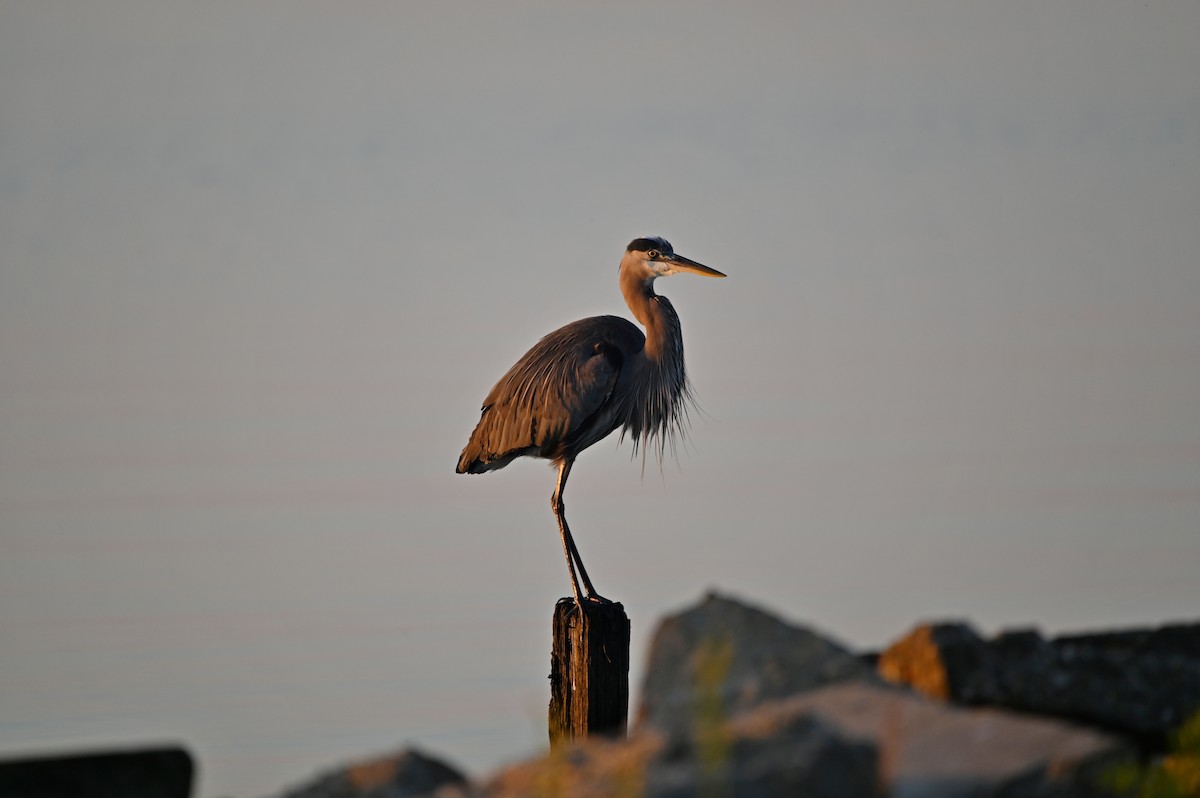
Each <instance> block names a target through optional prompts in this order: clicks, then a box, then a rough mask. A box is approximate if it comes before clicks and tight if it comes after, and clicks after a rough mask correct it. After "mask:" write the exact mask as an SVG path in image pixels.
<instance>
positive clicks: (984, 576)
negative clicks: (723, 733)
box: [0, 0, 1200, 796]
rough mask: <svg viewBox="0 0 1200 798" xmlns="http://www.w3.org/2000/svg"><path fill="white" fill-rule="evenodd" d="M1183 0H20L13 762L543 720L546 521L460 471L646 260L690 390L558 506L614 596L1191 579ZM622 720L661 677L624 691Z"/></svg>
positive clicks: (13, 156) (0, 350) (506, 491)
mask: <svg viewBox="0 0 1200 798" xmlns="http://www.w3.org/2000/svg"><path fill="white" fill-rule="evenodd" d="M1198 34H1200V6H1198V5H1196V4H1190V3H1165V2H1164V3H1159V2H1146V3H1137V4H1134V3H1125V2H1096V1H1093V0H1089V1H1088V2H1082V0H1079V1H1076V2H1060V3H1053V4H1047V3H1041V2H1022V1H1020V0H1018V1H1017V2H1007V3H982V2H901V3H895V2H888V3H883V2H879V3H863V2H848V3H836V4H785V3H766V2H764V3H749V4H736V5H735V4H719V3H676V2H662V3H653V4H639V3H625V2H613V3H603V4H575V3H549V2H513V3H506V4H488V3H442V4H436V5H434V4H413V3H382V2H359V1H357V0H356V2H350V3H336V4H329V3H317V2H278V1H274V0H270V1H268V2H261V3H253V4H245V3H243V4H237V3H174V2H159V3H138V2H128V0H117V1H116V2H109V3H104V4H92V3H78V2H76V3H70V2H44V3H42V2H39V3H21V2H11V1H7V0H0V647H2V648H3V650H4V667H3V669H0V755H13V754H18V753H30V752H48V751H57V750H69V749H73V748H78V747H97V746H106V745H125V744H136V743H140V742H146V741H163V740H172V741H179V742H181V743H183V744H185V745H187V746H188V747H189V749H190V750H192V752H193V753H194V754H195V755H196V756H197V758H198V760H199V763H200V773H201V777H200V785H199V791H198V793H197V794H198V795H202V796H218V795H237V796H254V795H265V794H268V793H271V792H274V791H277V790H278V789H280V788H282V787H283V786H285V785H287V784H295V783H296V782H298V781H302V780H303V779H304V778H306V777H307V776H309V775H311V774H312V773H314V772H316V771H318V770H320V769H323V768H329V767H332V766H335V765H337V764H338V763H340V762H342V761H345V760H346V759H348V758H361V757H363V756H368V755H371V754H374V753H379V752H384V751H389V750H392V749H394V748H396V747H398V746H400V745H404V744H413V745H418V746H421V747H422V748H424V749H426V750H428V751H431V752H433V753H436V754H440V755H443V756H445V757H446V758H447V759H449V760H450V761H451V762H453V763H455V764H457V765H459V766H461V767H463V768H465V769H466V770H467V771H468V772H469V773H471V774H473V775H480V774H482V773H484V772H486V771H487V770H488V769H489V768H492V767H494V766H496V765H498V764H500V763H503V762H506V761H512V760H514V759H516V758H519V757H521V756H526V755H530V754H533V753H536V752H537V751H538V750H540V749H541V748H542V747H543V746H544V745H545V740H546V738H545V734H546V731H545V729H546V727H545V710H546V703H547V701H548V691H547V687H546V685H547V682H546V674H547V673H548V654H549V645H550V618H551V612H552V609H553V606H554V602H555V601H556V600H557V598H558V597H560V596H562V595H566V594H567V593H569V583H568V580H567V575H566V573H565V568H564V567H563V559H562V551H561V547H560V544H559V541H558V535H557V529H556V527H555V524H554V520H553V517H552V516H551V514H550V508H549V496H550V493H551V491H552V489H553V483H554V474H553V471H552V470H550V469H549V468H547V467H546V465H545V464H544V463H539V462H534V461H528V460H526V461H518V462H515V463H513V464H512V465H510V466H509V467H507V468H506V469H504V470H503V471H500V472H496V473H492V474H488V475H485V476H478V477H477V476H472V477H467V476H459V475H456V474H455V473H454V470H453V465H454V463H455V462H456V460H457V457H458V453H459V451H460V449H461V448H462V446H463V444H464V443H465V441H466V438H467V435H468V434H469V433H470V431H471V429H472V428H473V426H474V424H475V422H476V420H477V419H478V412H479V404H480V400H481V399H482V398H483V396H484V395H485V394H486V393H487V391H488V389H489V388H490V387H491V385H492V384H493V383H494V382H495V381H496V380H497V379H498V378H499V377H500V376H501V375H502V374H503V373H504V371H505V370H506V369H507V368H508V367H509V365H511V364H512V363H513V362H514V361H515V360H516V359H517V358H518V357H520V355H521V354H522V353H523V352H524V351H525V350H526V349H527V348H528V347H529V346H531V345H532V344H533V343H534V342H535V341H536V340H537V339H538V338H539V337H540V336H542V335H543V334H545V333H546V332H549V331H550V330H552V329H554V328H556V327H557V326H559V325H561V324H564V323H566V322H569V321H572V320H574V319H577V318H581V317H584V316H589V315H597V314H606V313H622V314H626V315H627V311H626V309H625V307H624V305H623V302H622V300H621V296H620V293H619V291H618V289H617V284H616V277H617V271H616V268H617V264H618V263H619V260H620V257H621V254H622V252H623V249H624V247H625V245H626V244H627V243H628V242H629V241H630V240H631V239H633V238H635V237H638V236H642V235H662V236H665V237H666V238H668V239H669V240H670V241H671V242H672V243H673V244H674V246H675V248H676V250H677V251H679V252H681V253H682V254H685V255H687V256H688V257H690V258H693V259H695V260H698V261H700V262H702V263H705V264H707V265H710V266H712V267H714V268H717V269H720V270H721V271H723V272H725V273H727V274H728V275H729V277H728V279H726V280H721V281H715V280H699V279H694V278H692V277H688V276H686V275H684V276H679V277H673V278H670V279H668V280H662V281H660V282H659V283H658V285H657V286H656V287H657V290H658V291H659V292H660V293H663V294H665V295H668V296H669V297H670V298H671V300H672V302H673V303H674V305H675V307H676V308H677V310H678V312H679V315H680V317H681V319H682V323H683V330H684V339H685V342H686V347H687V356H688V367H689V372H690V375H691V379H692V381H693V383H694V385H695V388H696V393H697V396H698V399H699V402H700V405H701V407H702V409H703V412H702V413H701V414H699V415H697V416H696V417H695V418H694V419H693V424H692V428H691V433H690V438H689V441H688V445H687V446H686V447H685V448H684V450H682V451H681V452H680V454H679V457H678V459H677V460H672V459H668V460H667V461H666V462H664V463H663V464H662V466H661V468H660V466H659V465H658V464H656V463H655V462H654V461H653V460H651V461H650V462H648V463H646V464H645V465H644V467H643V463H642V461H641V459H640V457H639V458H636V459H635V458H631V454H630V447H629V446H628V444H626V445H624V446H621V447H619V448H618V447H617V445H616V440H615V436H614V438H613V439H611V440H606V441H603V442H601V443H599V444H597V445H596V446H594V447H593V448H592V449H590V450H588V451H587V452H586V453H585V454H584V455H583V456H582V457H581V458H580V459H579V461H578V462H577V464H576V467H575V469H574V471H573V472H572V479H571V483H570V487H569V489H568V493H567V505H568V507H569V518H570V520H571V524H572V529H573V530H574V532H575V537H576V540H577V542H578V544H579V547H580V550H581V552H582V553H583V555H584V559H585V561H586V563H587V566H588V571H589V573H590V574H591V575H592V577H593V579H594V581H595V582H596V586H597V588H598V589H599V590H600V592H602V593H604V594H605V595H608V596H610V597H612V598H615V599H618V600H621V601H623V602H624V603H625V606H626V608H627V611H628V612H629V614H630V617H631V619H632V623H633V630H634V631H633V654H632V656H633V660H634V672H633V682H634V685H635V694H636V685H637V682H638V679H639V678H640V673H641V667H642V662H643V661H644V658H645V655H646V651H647V645H648V642H649V637H650V635H651V633H652V631H653V628H654V625H655V623H656V622H657V620H658V619H659V618H661V617H662V616H663V615H664V614H666V613H669V612H673V611H676V610H678V609H679V608H681V607H684V606H687V605H688V604H690V603H693V602H695V601H697V600H698V599H699V598H700V597H701V596H702V595H703V594H704V593H705V592H706V591H707V590H709V589H718V590H721V591H725V592H728V593H731V594H733V595H735V596H740V597H743V598H745V599H747V600H749V601H751V602H753V603H756V604H758V605H761V606H763V607H765V608H767V609H770V610H771V611H773V612H777V613H779V614H781V615H782V616H783V617H785V618H786V619H788V620H790V621H792V622H795V623H802V624H806V625H809V626H811V627H814V628H816V629H817V630H819V631H822V632H824V633H826V634H828V635H830V636H831V637H833V638H835V639H837V640H840V641H841V642H843V643H844V644H845V645H847V646H849V647H851V648H854V649H856V650H865V649H872V648H878V647H881V646H884V645H886V644H887V643H888V642H889V641H891V640H893V639H895V638H897V637H899V636H901V635H902V634H903V633H904V632H905V631H907V630H908V629H909V628H910V627H911V626H912V625H914V624H916V623H918V622H920V621H923V620H928V619H947V618H961V619H967V620H970V621H971V622H972V623H974V624H975V625H976V626H977V627H978V628H979V629H980V630H981V631H982V632H984V633H993V632H995V631H998V630H1000V629H1005V628H1013V627H1029V626H1036V627H1038V628H1040V629H1042V630H1043V631H1044V632H1046V633H1053V632H1057V631H1068V630H1083V629H1099V628H1112V627H1117V626H1128V625H1138V624H1143V625H1144V624H1158V623H1163V622H1167V621H1171V620H1178V619H1189V618H1190V619H1195V618H1196V613H1197V607H1200V583H1197V580H1196V579H1195V576H1194V575H1195V573H1196V571H1197V569H1198V568H1200V314H1198V313H1196V308H1197V307H1198V306H1200V257H1198V254H1200V224H1198V223H1197V220H1200V50H1197V48H1196V47H1195V41H1196V40H1197V35H1198ZM635 700H636V698H635Z"/></svg>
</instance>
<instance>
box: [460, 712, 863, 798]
mask: <svg viewBox="0 0 1200 798" xmlns="http://www.w3.org/2000/svg"><path fill="white" fill-rule="evenodd" d="M710 731H711V732H712V733H711V734H702V735H698V736H696V737H691V738H689V737H669V736H668V735H667V734H666V733H664V732H662V731H660V730H657V729H651V728H646V729H643V730H641V731H639V732H637V733H635V734H634V736H633V737H631V738H630V739H629V740H627V741H625V742H621V743H615V742H609V741H604V740H599V739H592V740H589V741H588V742H586V743H582V744H575V745H573V746H564V747H563V748H560V749H557V750H556V751H555V752H553V753H551V754H550V755H548V756H546V757H543V758H541V759H538V760H535V761H533V762H528V763H525V764H522V765H517V766H515V767H512V768H508V769H507V770H505V771H502V772H501V773H500V774H498V775H497V776H496V777H495V778H494V779H492V780H491V781H490V782H489V783H488V784H487V785H485V786H484V787H483V789H482V790H481V795H482V796H485V797H486V798H518V797H521V798H523V797H524V796H529V795H548V796H549V795H553V796H568V795H569V796H572V798H608V796H614V795H637V796H641V797H642V798H690V797H691V796H696V795H713V796H734V795H736V796H739V798H741V797H742V796H746V797H747V798H769V797H770V796H790V795H804V796H809V797H810V798H847V797H848V798H857V797H858V796H862V797H863V798H868V797H869V796H871V795H873V794H874V792H875V786H876V781H877V773H876V769H875V766H876V762H877V759H878V757H877V753H876V751H875V749H874V747H873V746H872V745H870V744H869V743H866V742H863V741H860V740H851V739H848V738H845V737H843V736H842V735H841V734H840V733H839V732H838V731H837V730H835V729H834V728H832V727H831V726H829V725H827V724H824V723H822V722H820V721H819V720H817V719H815V718H812V717H800V716H789V717H783V716H780V717H775V716H771V715H769V714H768V715H763V716H761V717H760V716H752V717H747V718H742V719H739V720H737V721H731V722H727V723H723V724H720V725H719V726H718V727H715V728H713V729H712V730H710Z"/></svg>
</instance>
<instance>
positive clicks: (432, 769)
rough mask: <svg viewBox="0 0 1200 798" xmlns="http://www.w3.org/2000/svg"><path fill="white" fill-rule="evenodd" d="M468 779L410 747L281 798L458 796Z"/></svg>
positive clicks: (335, 773)
mask: <svg viewBox="0 0 1200 798" xmlns="http://www.w3.org/2000/svg"><path fill="white" fill-rule="evenodd" d="M467 794H468V788H467V780H466V778H465V777H464V776H463V775H462V774H461V773H460V772H458V771H457V770H455V769H454V768H452V767H450V766H449V765H447V764H446V763H445V762H442V761H441V760H439V759H435V758H433V757H431V756H426V755H425V754H423V753H421V752H419V751H417V750H415V749H412V748H409V749H406V750H404V751H401V752H399V753H397V754H393V755H391V756H385V757H381V758H379V759H372V760H367V761H365V762H360V763H358V764H354V765H349V766H347V767H344V768H340V769H338V770H335V771H333V772H331V773H327V774H324V775H322V776H319V777H317V778H316V779H315V780H314V781H312V782H311V783H309V784H306V785H303V786H301V787H298V788H295V789H292V790H288V791H287V792H285V793H283V794H282V796H281V798H423V797H424V796H431V797H432V796H436V797H437V798H459V797H460V796H465V795H467Z"/></svg>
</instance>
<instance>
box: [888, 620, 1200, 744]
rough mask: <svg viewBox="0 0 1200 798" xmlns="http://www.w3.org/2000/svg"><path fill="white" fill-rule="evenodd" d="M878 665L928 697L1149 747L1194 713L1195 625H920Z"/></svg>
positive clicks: (1197, 685)
mask: <svg viewBox="0 0 1200 798" xmlns="http://www.w3.org/2000/svg"><path fill="white" fill-rule="evenodd" d="M878 667H879V673H880V675H882V676H883V677H884V678H886V679H889V680H891V681H894V682H897V683H901V684H907V685H910V686H912V687H913V688H915V689H917V690H919V691H921V692H922V693H924V694H926V695H929V696H932V697H935V698H942V699H948V700H951V701H955V702H960V703H966V704H988V705H992V706H999V707H1006V708H1009V709H1017V710H1023V711H1027V712H1037V713H1040V714H1047V715H1054V716H1057V717H1062V718H1069V719H1073V720H1078V721H1084V722H1087V723H1093V724H1096V725H1099V726H1102V727H1104V728H1107V729H1112V730H1117V731H1121V732H1123V733H1127V734H1131V735H1134V736H1136V737H1138V738H1139V739H1140V740H1142V741H1143V742H1145V743H1147V744H1149V746H1150V747H1152V748H1161V747H1162V744H1163V742H1164V741H1165V740H1166V737H1167V735H1168V734H1169V733H1170V732H1171V731H1172V730H1173V729H1175V728H1178V727H1179V726H1180V725H1182V724H1183V723H1184V721H1186V720H1187V718H1188V717H1190V716H1191V715H1192V714H1193V713H1195V712H1197V711H1200V624H1177V625H1172V626H1164V627H1161V628H1158V629H1147V630H1134V631H1125V632H1113V633H1105V634H1090V635H1070V636H1063V637H1058V638H1056V639H1053V640H1046V639H1044V638H1042V636H1041V635H1040V634H1038V633H1037V632H1036V631H1031V630H1024V631H1017V632H1007V633H1004V634H1001V635H999V636H998V637H996V638H995V639H994V640H991V641H987V640H983V639H981V638H980V637H979V636H978V635H977V634H975V632H974V630H972V629H971V628H970V627H969V626H966V625H965V624H958V623H951V624H946V623H943V624H927V625H924V626H919V627H917V628H916V629H914V630H913V631H912V632H910V633H909V634H908V635H906V636H905V637H904V638H903V639H901V640H899V641H897V642H896V643H894V644H893V645H892V646H890V647H889V648H888V649H887V651H885V652H884V653H883V654H882V655H881V656H880V658H879V666H878Z"/></svg>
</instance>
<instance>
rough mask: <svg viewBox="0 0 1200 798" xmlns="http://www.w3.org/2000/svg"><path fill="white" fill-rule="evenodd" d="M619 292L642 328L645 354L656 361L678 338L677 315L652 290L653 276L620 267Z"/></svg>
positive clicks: (665, 300)
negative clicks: (647, 277) (639, 274)
mask: <svg viewBox="0 0 1200 798" xmlns="http://www.w3.org/2000/svg"><path fill="white" fill-rule="evenodd" d="M621 293H622V294H623V295H624V296H625V304H627V305H629V309H630V310H631V311H633V315H634V318H636V319H637V320H638V321H639V322H641V323H642V326H643V327H645V328H646V350H645V352H646V357H647V358H649V359H650V360H655V361H657V360H660V359H661V358H662V357H663V356H664V355H666V354H669V353H670V351H671V349H672V341H674V340H676V339H679V338H680V331H679V317H678V316H676V315H675V309H674V308H673V307H671V303H670V302H669V301H668V300H667V298H666V297H664V296H659V295H658V294H656V293H654V280H653V279H649V280H647V279H644V278H641V277H639V276H638V275H635V274H631V273H630V272H627V271H622V272H621ZM679 348H680V349H681V348H682V347H681V346H680V347H679Z"/></svg>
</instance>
